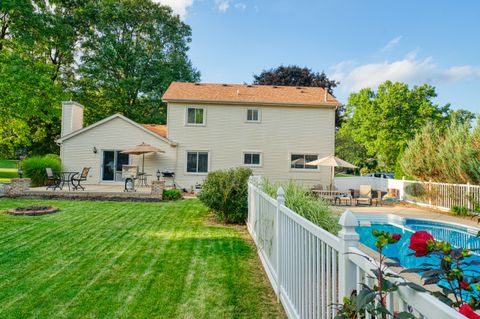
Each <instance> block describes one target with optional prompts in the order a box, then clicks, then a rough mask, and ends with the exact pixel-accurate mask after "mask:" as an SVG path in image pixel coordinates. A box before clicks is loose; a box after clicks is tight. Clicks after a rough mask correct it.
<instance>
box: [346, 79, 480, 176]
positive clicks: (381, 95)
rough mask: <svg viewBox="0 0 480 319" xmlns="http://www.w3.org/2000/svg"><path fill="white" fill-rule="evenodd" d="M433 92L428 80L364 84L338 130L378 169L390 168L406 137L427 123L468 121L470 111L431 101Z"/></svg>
mask: <svg viewBox="0 0 480 319" xmlns="http://www.w3.org/2000/svg"><path fill="white" fill-rule="evenodd" d="M436 96H437V94H436V92H435V88H434V87H433V86H430V85H428V84H424V85H420V86H413V87H412V88H409V87H408V85H407V84H405V83H398V82H397V83H392V82H390V81H386V82H384V83H383V84H381V85H380V86H379V87H378V90H377V92H375V91H373V90H372V89H370V88H366V89H363V90H361V91H360V92H358V93H352V94H351V95H350V97H349V99H348V104H347V105H346V122H345V123H344V124H343V125H342V127H341V128H340V132H339V134H340V136H342V137H343V138H346V137H349V138H351V139H352V141H354V142H356V143H358V144H360V145H361V146H362V147H363V148H364V149H365V151H366V156H367V157H369V158H374V159H375V160H376V161H377V162H378V165H379V169H385V170H389V171H393V170H394V168H395V164H396V162H397V159H398V157H399V154H400V153H401V152H402V151H403V150H404V149H405V147H406V145H407V143H408V141H410V140H412V139H413V138H414V137H415V134H416V133H417V132H418V131H419V130H420V129H421V128H422V127H424V126H425V125H426V124H428V123H432V124H434V125H437V126H439V127H447V126H448V125H449V123H450V122H451V120H452V119H453V118H454V119H455V121H457V122H460V123H461V122H469V121H471V119H472V117H473V114H472V113H471V112H468V111H465V110H461V111H452V110H451V109H450V105H448V104H447V105H445V106H439V105H437V104H435V103H434V102H433V99H434V98H435V97H436ZM338 147H339V146H337V148H338ZM340 147H341V145H340ZM346 159H347V160H349V158H346Z"/></svg>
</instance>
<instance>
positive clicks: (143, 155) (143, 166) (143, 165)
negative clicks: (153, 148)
mask: <svg viewBox="0 0 480 319" xmlns="http://www.w3.org/2000/svg"><path fill="white" fill-rule="evenodd" d="M142 173H145V153H144V154H142Z"/></svg>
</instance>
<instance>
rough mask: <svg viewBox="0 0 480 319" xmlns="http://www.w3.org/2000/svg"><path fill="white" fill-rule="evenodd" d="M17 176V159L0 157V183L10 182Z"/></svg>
mask: <svg viewBox="0 0 480 319" xmlns="http://www.w3.org/2000/svg"><path fill="white" fill-rule="evenodd" d="M17 176H18V173H17V161H15V160H2V159H0V183H10V180H11V179H12V178H15V177H17Z"/></svg>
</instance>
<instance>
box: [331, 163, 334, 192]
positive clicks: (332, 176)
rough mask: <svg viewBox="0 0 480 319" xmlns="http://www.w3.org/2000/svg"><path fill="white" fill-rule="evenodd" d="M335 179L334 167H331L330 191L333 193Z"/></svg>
mask: <svg viewBox="0 0 480 319" xmlns="http://www.w3.org/2000/svg"><path fill="white" fill-rule="evenodd" d="M334 178H335V166H332V174H331V175H330V190H332V191H333V179H334Z"/></svg>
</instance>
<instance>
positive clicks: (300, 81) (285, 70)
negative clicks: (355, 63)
mask: <svg viewBox="0 0 480 319" xmlns="http://www.w3.org/2000/svg"><path fill="white" fill-rule="evenodd" d="M253 79H254V80H253V84H258V85H285V86H318V87H322V88H325V89H327V90H328V92H329V93H330V94H333V89H334V88H335V87H336V86H337V85H338V84H339V83H338V82H337V81H335V80H330V79H329V78H328V77H327V75H326V74H325V72H322V73H319V72H314V71H312V69H309V68H307V67H303V68H302V67H299V66H297V65H288V66H283V65H281V66H279V67H277V68H272V69H270V70H263V71H262V72H261V73H260V74H259V75H254V76H253Z"/></svg>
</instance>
